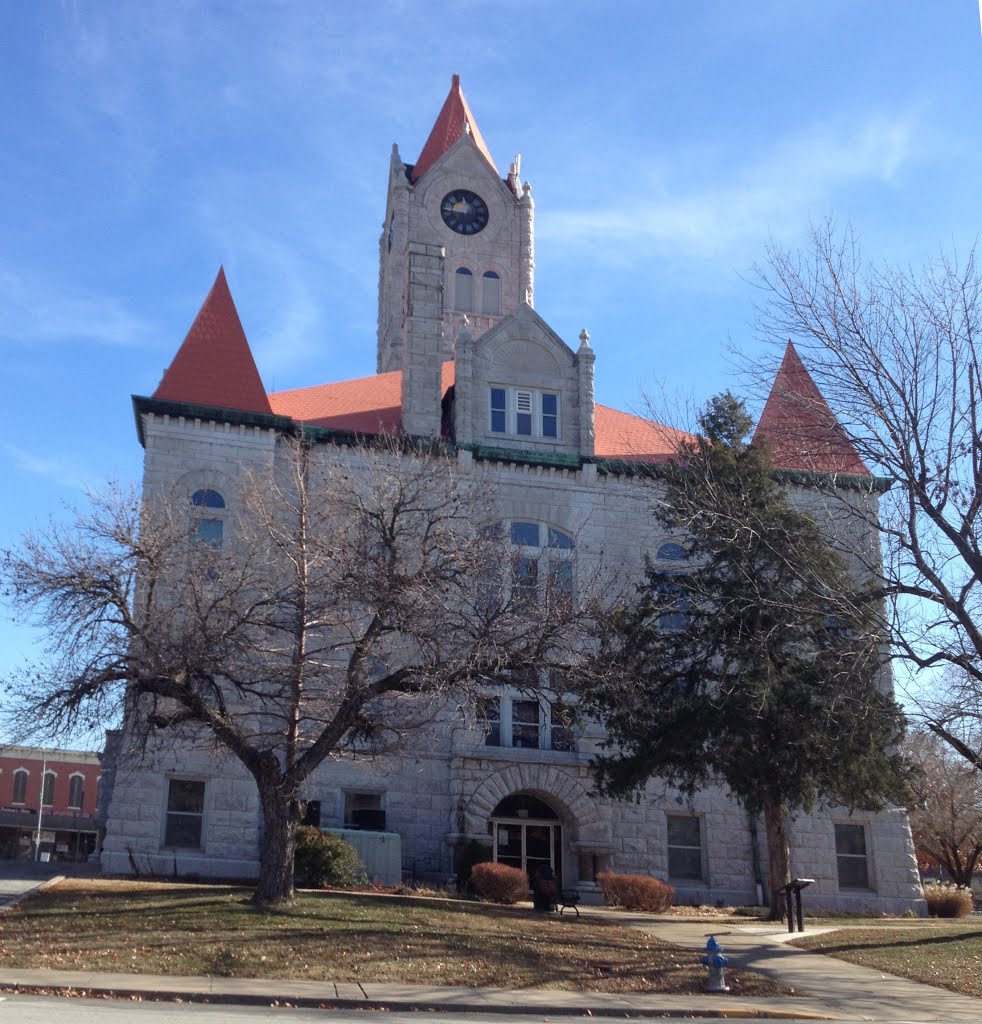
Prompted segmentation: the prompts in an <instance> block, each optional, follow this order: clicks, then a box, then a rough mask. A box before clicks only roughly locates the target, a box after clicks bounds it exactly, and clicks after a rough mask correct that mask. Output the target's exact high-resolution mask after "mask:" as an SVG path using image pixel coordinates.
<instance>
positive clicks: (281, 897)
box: [252, 781, 300, 907]
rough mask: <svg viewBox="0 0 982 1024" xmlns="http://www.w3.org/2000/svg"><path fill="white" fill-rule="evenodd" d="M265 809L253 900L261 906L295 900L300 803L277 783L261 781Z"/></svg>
mask: <svg viewBox="0 0 982 1024" xmlns="http://www.w3.org/2000/svg"><path fill="white" fill-rule="evenodd" d="M259 802H260V806H261V807H262V812H263V843H262V849H261V850H260V851H259V881H258V882H257V883H256V891H255V892H254V893H253V896H252V902H253V903H255V904H257V905H258V906H261V907H273V906H283V905H285V904H289V903H292V902H293V858H294V854H295V853H296V852H297V826H298V825H299V824H300V805H299V803H298V802H297V801H296V800H295V799H291V797H290V796H288V795H287V794H285V793H284V792H283V791H282V790H281V789H280V788H279V787H278V786H276V785H275V783H272V782H263V781H259Z"/></svg>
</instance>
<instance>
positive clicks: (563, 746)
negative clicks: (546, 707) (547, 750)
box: [549, 702, 576, 751]
mask: <svg viewBox="0 0 982 1024" xmlns="http://www.w3.org/2000/svg"><path fill="white" fill-rule="evenodd" d="M574 722H575V718H574V716H573V709H572V708H571V707H570V706H569V705H568V704H562V703H558V702H557V703H556V704H553V705H552V708H551V709H550V715H549V725H550V730H549V731H550V734H551V735H550V737H549V739H550V746H551V747H552V749H553V750H566V751H574V750H576V738H575V737H574V735H573V723H574Z"/></svg>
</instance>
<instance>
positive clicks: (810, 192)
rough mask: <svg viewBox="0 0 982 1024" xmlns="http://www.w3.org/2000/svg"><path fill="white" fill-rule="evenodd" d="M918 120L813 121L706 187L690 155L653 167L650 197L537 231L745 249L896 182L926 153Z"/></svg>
mask: <svg viewBox="0 0 982 1024" xmlns="http://www.w3.org/2000/svg"><path fill="white" fill-rule="evenodd" d="M920 120H921V119H920V117H919V114H918V112H916V111H907V112H903V113H899V114H896V115H894V116H883V115H881V116H871V117H869V118H867V119H866V120H864V121H862V122H861V123H859V124H843V123H819V124H815V125H813V126H812V127H811V128H809V129H808V130H807V131H803V132H799V133H797V134H795V135H792V136H789V137H786V138H784V139H781V140H779V141H778V142H777V143H776V144H775V145H773V146H771V147H770V150H769V152H766V153H763V154H761V155H760V156H759V158H758V159H757V160H756V161H754V162H752V163H749V164H745V165H744V166H743V167H739V166H734V167H733V168H731V169H729V170H728V171H726V172H721V171H720V168H719V166H718V164H717V166H716V167H714V168H713V169H712V176H711V178H709V179H707V184H705V185H700V184H699V183H698V182H697V183H695V184H680V182H684V181H685V177H686V171H684V170H683V168H682V163H683V162H684V163H688V161H687V160H685V158H684V157H682V158H680V161H679V164H678V165H676V166H672V165H666V166H663V167H661V168H659V170H658V171H657V172H656V173H655V174H654V175H653V176H654V177H656V179H657V182H656V184H655V186H654V187H652V188H649V189H647V190H644V191H645V193H646V194H647V196H648V198H647V199H639V198H638V194H637V193H636V192H635V193H632V194H631V195H630V197H629V199H628V200H627V201H625V202H623V203H618V204H617V205H607V206H602V205H601V206H599V207H594V208H593V209H586V210H583V209H579V210H576V211H566V212H562V211H561V212H558V213H553V214H551V215H547V216H544V217H543V218H542V219H541V221H540V222H539V223H538V224H537V233H538V234H539V236H540V237H542V238H547V239H550V240H561V241H565V242H592V243H594V244H597V245H600V246H606V247H610V248H611V249H612V250H613V249H616V248H618V247H627V249H628V250H629V252H630V254H631V255H633V253H634V251H635V249H636V247H637V246H641V245H646V246H651V245H654V246H655V247H656V248H657V249H659V250H664V251H666V252H668V251H670V252H671V254H672V255H673V257H678V256H683V257H688V258H694V259H703V258H707V257H713V256H718V255H720V254H721V253H725V254H727V255H730V256H734V255H737V256H739V255H742V254H743V253H744V252H745V251H753V250H755V249H757V248H758V247H759V244H760V241H761V239H762V238H766V237H767V236H768V235H769V234H772V233H782V232H783V231H784V230H786V229H788V228H790V229H792V230H795V231H797V230H798V229H800V227H801V225H802V224H803V223H807V221H808V218H809V215H810V214H811V213H813V212H814V211H816V210H818V211H825V210H827V209H828V208H829V207H830V206H832V205H833V204H834V203H835V201H836V200H837V199H839V198H840V197H841V195H842V194H843V193H844V192H846V191H847V190H848V189H850V188H853V187H862V186H868V185H870V184H874V183H879V184H881V185H889V184H890V182H891V181H892V180H894V179H895V178H896V177H897V175H898V174H899V173H900V172H901V171H902V170H903V169H904V168H905V166H906V165H908V164H909V163H911V162H912V161H915V160H917V159H919V158H920V157H921V156H922V155H923V153H924V150H925V143H924V135H923V132H922V125H921V123H920ZM935 155H936V153H935ZM716 159H717V161H718V160H719V159H720V157H719V155H717V158H716ZM625 257H626V258H631V256H628V255H627V254H625Z"/></svg>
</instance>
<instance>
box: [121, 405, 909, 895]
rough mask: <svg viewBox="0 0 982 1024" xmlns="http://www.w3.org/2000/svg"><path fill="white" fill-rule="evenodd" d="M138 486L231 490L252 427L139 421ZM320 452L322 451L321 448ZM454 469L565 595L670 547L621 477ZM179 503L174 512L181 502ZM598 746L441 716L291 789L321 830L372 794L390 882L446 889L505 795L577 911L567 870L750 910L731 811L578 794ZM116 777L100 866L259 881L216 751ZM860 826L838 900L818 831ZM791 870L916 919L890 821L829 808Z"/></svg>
mask: <svg viewBox="0 0 982 1024" xmlns="http://www.w3.org/2000/svg"><path fill="white" fill-rule="evenodd" d="M144 430H145V434H146V438H147V455H146V460H145V481H146V487H147V488H148V492H156V493H161V494H165V495H166V494H173V495H185V494H186V493H188V488H189V487H191V486H205V485H212V486H214V485H215V484H216V482H217V484H218V486H220V487H226V488H230V489H231V491H230V493H234V489H235V487H236V486H237V482H238V481H240V480H241V478H242V473H243V472H244V470H245V469H246V468H247V467H250V466H255V467H262V466H265V465H267V464H268V463H269V461H270V460H271V459H273V458H274V457H275V452H276V444H275V438H274V436H273V435H272V434H270V433H269V432H266V431H261V430H255V429H245V428H241V429H240V428H226V427H225V426H223V425H217V424H211V423H207V422H201V421H187V420H182V419H179V418H168V417H154V416H147V417H146V418H145V421H144ZM325 457H326V450H325ZM461 468H462V471H464V472H467V473H470V474H472V475H473V476H474V477H475V479H476V480H477V481H478V483H479V484H480V485H481V487H482V488H486V489H487V490H488V491H489V492H493V493H495V494H496V496H497V502H498V511H499V514H500V515H501V517H502V518H503V519H508V518H519V519H527V520H532V521H538V522H542V523H546V524H549V525H552V526H555V527H558V528H559V529H562V530H564V531H565V532H567V533H570V534H571V535H572V536H573V537H574V538H575V549H574V554H575V573H576V585H577V586H579V587H587V586H596V585H605V586H615V587H616V586H626V585H628V584H629V583H630V582H631V581H632V580H633V579H634V578H635V577H636V576H637V575H638V574H639V572H640V568H641V564H642V557H643V554H644V553H645V552H649V553H653V552H654V551H656V550H657V547H658V546H659V545H660V544H661V543H663V542H665V541H666V540H672V539H678V538H673V537H671V536H669V535H668V534H667V533H666V532H665V531H664V530H663V529H662V528H660V527H658V526H657V524H655V523H654V522H653V521H652V518H651V516H650V514H649V509H650V504H651V499H652V486H656V485H653V484H651V483H650V482H644V481H641V480H639V479H638V478H636V477H630V476H627V475H617V474H614V473H605V472H598V470H597V468H596V467H595V466H593V465H590V464H587V465H584V466H583V467H581V468H580V469H566V468H556V467H544V466H529V465H511V464H506V463H503V462H492V461H481V460H476V459H473V458H471V457H467V458H462V459H461ZM182 500H183V499H182ZM601 738H602V732H601V730H600V729H599V728H598V727H597V726H596V724H595V723H592V724H588V725H587V727H586V730H585V733H584V735H583V736H582V737H581V743H580V745H579V750H578V752H575V753H569V752H564V751H549V750H527V749H512V748H490V747H486V746H484V738H483V734H482V733H481V732H480V731H479V730H478V729H477V728H476V726H475V725H474V723H473V721H471V722H469V723H468V722H466V721H464V720H463V719H462V718H461V716H460V715H459V714H458V710H457V709H455V708H447V709H446V711H445V713H444V714H443V715H442V716H438V718H437V720H436V721H435V722H434V723H433V724H432V725H431V726H430V727H429V728H428V729H427V730H425V731H424V732H421V733H420V734H419V735H418V736H417V737H415V739H410V740H409V741H408V742H407V745H406V746H405V748H404V749H403V750H401V751H400V752H399V753H398V754H394V755H391V756H387V757H383V758H377V759H374V760H372V759H368V758H359V759H355V758H351V757H336V758H333V759H331V760H329V761H328V762H326V763H325V764H324V765H322V766H321V768H320V769H318V770H317V771H316V772H315V773H314V775H313V776H312V777H311V779H310V780H309V781H308V783H307V784H306V786H305V789H304V792H303V795H304V797H305V798H307V799H311V800H319V801H320V802H321V822H322V824H323V825H324V826H326V827H340V826H341V825H343V823H344V821H343V818H344V799H345V793H346V792H369V793H378V794H380V799H381V805H382V807H383V809H384V811H385V815H386V827H387V829H390V830H392V831H396V832H398V833H399V834H400V836H401V838H402V849H403V854H404V858H403V871H404V873H405V875H406V876H407V877H414V878H419V879H426V880H430V881H441V882H442V881H446V880H448V879H449V878H450V877H451V873H452V869H453V861H452V851H453V847H454V845H455V843H456V842H458V841H459V840H460V839H461V838H462V837H464V838H466V837H480V836H487V834H488V824H489V816H490V814H491V812H492V811H493V809H494V808H495V806H496V805H497V804H498V803H499V802H500V800H502V799H504V798H505V797H506V796H509V795H511V794H513V793H515V792H530V793H534V794H535V795H537V796H539V797H540V798H541V799H543V800H545V801H546V802H547V803H549V804H550V805H551V806H552V807H554V809H555V810H556V811H557V813H558V814H559V816H560V821H561V824H562V828H563V855H562V858H563V863H562V871H563V878H564V881H566V882H568V883H571V884H578V885H580V887H581V888H582V889H583V890H584V893H585V894H586V896H587V897H588V898H589V897H590V895H591V894H592V893H594V892H595V887H593V886H592V884H591V883H590V882H589V881H586V880H584V878H583V877H582V873H581V867H582V857H583V856H584V855H586V856H588V857H589V856H593V857H596V858H597V862H598V864H600V866H601V867H603V866H609V867H612V868H613V869H614V870H617V871H624V872H639V873H644V874H651V875H655V876H657V877H660V878H664V879H667V880H669V881H672V882H673V884H675V885H676V887H677V889H678V893H679V900H680V902H695V903H715V902H717V901H721V902H726V903H749V902H753V901H754V900H755V897H756V881H757V874H756V871H755V867H754V847H753V843H752V839H751V830H750V821H749V818H748V815H747V814H746V812H745V811H744V810H743V809H742V808H741V807H739V806H738V805H737V804H735V803H734V802H733V801H732V800H731V799H730V798H729V797H728V795H727V794H726V793H725V792H724V791H722V790H719V789H712V790H707V791H705V792H702V793H700V794H698V795H697V796H696V797H695V798H694V799H693V800H692V801H685V802H681V803H680V802H679V800H678V797H677V794H676V793H674V792H673V791H671V790H668V789H666V788H665V787H664V786H663V785H662V784H660V783H659V782H657V781H653V782H651V783H649V785H648V786H647V788H646V789H645V791H644V793H643V794H641V796H640V798H639V800H637V801H633V802H632V801H612V800H607V799H603V798H599V797H597V796H596V795H595V794H594V793H593V791H592V780H591V775H590V768H589V758H590V755H591V753H592V752H594V751H595V750H596V744H597V742H598V741H599V740H600V739H601ZM129 744H130V746H129V747H127V740H126V738H125V737H124V742H123V754H122V755H121V758H120V763H119V766H118V769H117V775H116V785H115V790H114V796H113V800H112V806H111V808H110V811H109V818H108V823H107V835H106V840H105V847H104V851H103V868H104V870H106V871H111V872H120V873H127V872H133V871H139V872H155V873H160V874H165V875H170V874H173V873H174V872H175V871H176V872H177V873H179V874H199V875H205V876H212V877H251V876H254V875H255V873H256V871H257V868H258V852H259V844H260V841H261V830H262V826H261V815H260V812H259V805H258V798H257V794H256V790H255V785H254V783H253V781H252V780H251V778H250V777H249V776H248V774H247V773H246V772H245V770H244V768H242V766H241V765H240V764H239V763H238V762H237V761H235V760H234V759H233V758H230V757H228V756H224V757H223V756H220V754H219V753H218V752H217V751H216V749H215V748H214V745H213V744H212V743H210V742H209V741H208V740H207V738H205V737H201V736H194V735H188V736H186V737H185V738H184V739H180V740H174V739H168V738H162V739H160V740H159V741H156V742H154V743H152V744H151V745H150V746H149V747H148V748H146V749H140V750H134V749H131V748H132V746H133V743H132V740H129ZM172 778H182V779H199V780H202V781H203V782H204V783H205V806H204V813H203V820H202V848H201V849H200V850H198V851H191V850H170V849H167V848H166V847H165V844H164V827H165V819H166V799H167V788H168V781H169V780H170V779H172ZM672 814H691V815H694V816H696V817H698V819H699V822H700V829H701V834H702V837H703V840H702V846H703V858H704V860H703V879H702V880H701V881H698V882H682V881H677V880H674V879H671V878H670V877H669V866H668V820H669V815H672ZM841 821H845V822H856V821H861V822H862V824H863V825H864V828H865V830H866V831H865V835H866V837H867V851H868V863H869V869H870V880H871V884H870V889H869V890H868V891H865V890H864V891H857V890H851V891H850V890H845V889H840V887H839V884H838V872H837V861H836V850H835V829H834V827H835V823H836V822H841ZM757 830H758V836H757V851H758V857H759V862H760V873H761V877H762V878H763V879H764V880H765V882H766V878H767V863H766V837H765V835H764V828H763V821H759V822H758V824H757ZM791 841H792V866H793V870H794V872H795V873H796V874H797V875H799V876H805V877H814V878H815V879H816V885H815V887H814V888H813V889H812V890H809V893H808V895H807V896H806V899H807V900H808V902H809V903H810V905H812V906H818V905H825V906H832V907H836V908H841V909H849V908H856V907H861V908H869V909H874V910H876V909H881V910H892V911H896V910H904V909H907V908H908V907H913V908H915V909H916V908H917V907H918V906H919V904H918V903H917V900H918V898H919V888H918V886H917V874H916V866H915V865H914V861H913V849H912V844H911V842H910V833H909V830H908V827H907V823H906V818H905V816H904V815H903V814H902V813H901V812H886V813H884V814H880V815H868V816H865V817H860V816H853V817H852V818H850V817H849V816H848V814H846V813H845V812H842V813H840V812H839V811H838V810H836V809H821V810H819V811H818V812H816V813H815V814H813V815H801V816H798V817H797V818H796V819H795V820H794V822H793V824H792V828H791Z"/></svg>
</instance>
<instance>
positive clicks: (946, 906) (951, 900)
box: [924, 882, 975, 917]
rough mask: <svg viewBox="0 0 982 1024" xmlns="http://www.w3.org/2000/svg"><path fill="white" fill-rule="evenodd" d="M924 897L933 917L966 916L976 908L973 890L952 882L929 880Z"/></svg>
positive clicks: (928, 910)
mask: <svg viewBox="0 0 982 1024" xmlns="http://www.w3.org/2000/svg"><path fill="white" fill-rule="evenodd" d="M924 899H926V900H927V912H928V913H929V914H930V915H931V917H964V916H965V915H966V914H971V913H972V911H973V910H974V909H975V900H974V899H973V897H972V890H971V889H966V888H964V886H960V885H952V884H951V883H950V882H929V883H928V884H927V885H925V886H924Z"/></svg>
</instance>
